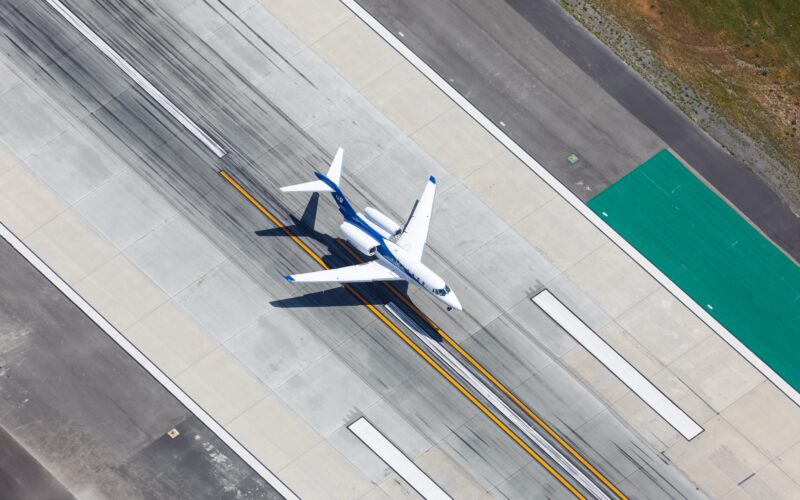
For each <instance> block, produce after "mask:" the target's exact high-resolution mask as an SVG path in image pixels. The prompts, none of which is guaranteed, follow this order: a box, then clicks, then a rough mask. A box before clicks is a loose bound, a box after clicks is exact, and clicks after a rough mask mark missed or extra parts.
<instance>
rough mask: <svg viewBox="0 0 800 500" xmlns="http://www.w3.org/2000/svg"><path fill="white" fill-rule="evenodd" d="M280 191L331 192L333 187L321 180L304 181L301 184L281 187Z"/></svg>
mask: <svg viewBox="0 0 800 500" xmlns="http://www.w3.org/2000/svg"><path fill="white" fill-rule="evenodd" d="M281 191H283V192H284V193H291V192H312V193H331V192H333V188H332V187H330V186H329V185H327V184H325V183H324V182H322V181H311V182H304V183H303V184H295V185H293V186H286V187H282V188H281Z"/></svg>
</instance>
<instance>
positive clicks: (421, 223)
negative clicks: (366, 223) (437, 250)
mask: <svg viewBox="0 0 800 500" xmlns="http://www.w3.org/2000/svg"><path fill="white" fill-rule="evenodd" d="M435 194H436V178H435V177H433V176H431V177H430V178H429V179H428V185H427V186H425V191H423V192H422V196H420V198H419V201H418V202H417V205H416V206H415V207H414V211H413V212H412V213H411V218H410V219H408V223H407V224H406V228H405V230H404V231H403V234H402V235H401V236H400V238H399V239H398V240H397V244H398V245H399V246H400V248H402V249H403V250H405V251H406V252H408V253H409V254H411V255H413V256H414V257H415V258H417V259H419V260H422V252H423V251H424V250H425V242H426V241H427V240H428V227H429V226H430V224H431V212H432V211H433V197H434V195H435Z"/></svg>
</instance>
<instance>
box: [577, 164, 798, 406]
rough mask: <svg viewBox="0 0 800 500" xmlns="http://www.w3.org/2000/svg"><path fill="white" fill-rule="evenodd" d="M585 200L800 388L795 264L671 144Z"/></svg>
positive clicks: (690, 294) (718, 319)
mask: <svg viewBox="0 0 800 500" xmlns="http://www.w3.org/2000/svg"><path fill="white" fill-rule="evenodd" d="M588 205H589V207H590V208H591V209H592V210H594V211H595V212H596V213H597V214H598V215H600V217H602V218H603V219H604V220H605V221H606V222H608V223H609V224H610V225H611V227H613V228H614V229H615V230H616V231H617V232H618V233H619V234H621V235H622V236H623V237H624V238H625V239H626V240H628V242H630V243H631V244H632V245H633V246H634V247H636V249H637V250H639V252H641V253H642V254H643V255H644V256H645V257H647V259H648V260H650V262H652V263H653V264H655V265H656V266H657V267H658V268H659V269H660V270H661V271H662V272H663V273H664V274H666V275H667V276H669V278H670V279H671V280H672V281H673V282H675V283H676V284H677V285H678V286H679V287H681V288H682V289H683V291H685V292H686V293H687V294H688V295H689V296H690V297H692V298H693V299H694V300H695V301H696V302H697V303H698V304H700V306H702V307H703V308H705V310H706V311H708V312H709V313H710V314H711V315H712V316H713V317H714V318H715V319H716V320H717V321H719V322H720V323H722V324H723V325H724V326H725V328H727V329H728V331H730V332H731V333H732V334H733V335H735V336H736V338H738V339H739V340H740V341H741V342H742V343H744V344H745V345H746V346H747V347H748V348H749V349H750V350H751V351H753V352H754V353H755V354H756V355H757V356H758V357H760V358H761V359H762V360H763V361H764V362H766V363H767V364H768V365H769V366H770V367H771V368H772V369H773V370H775V371H776V372H777V373H778V374H779V375H780V376H781V377H783V379H784V380H786V381H787V382H788V383H789V384H791V385H792V387H794V388H795V389H797V390H800V267H798V266H797V265H796V264H795V263H794V262H793V261H792V260H791V259H789V258H788V257H786V256H785V255H784V254H783V253H782V252H781V251H780V250H779V249H778V248H777V247H775V245H773V244H772V243H771V242H770V241H769V240H767V239H766V238H765V237H764V236H762V235H761V234H760V233H759V232H758V231H757V230H756V229H755V228H754V227H753V226H751V225H750V223H749V222H748V221H746V220H745V219H743V218H742V217H741V216H740V215H739V214H738V213H736V211H734V210H733V209H732V208H731V207H730V206H729V205H728V204H727V203H726V202H725V201H724V200H723V199H722V198H720V197H719V196H718V195H717V194H716V193H714V192H713V191H712V190H711V189H709V188H708V187H706V185H705V184H703V182H702V181H700V180H699V179H698V178H697V177H695V176H694V174H692V173H691V172H690V171H689V170H687V169H686V168H685V167H684V166H683V165H682V164H681V162H680V161H679V160H678V159H677V158H675V157H674V156H673V155H672V154H671V153H670V152H669V151H666V150H665V151H661V152H660V153H658V154H656V155H655V156H654V157H652V158H651V159H649V160H648V161H646V162H645V163H643V164H642V165H640V166H639V167H637V168H636V169H635V170H633V171H632V172H631V173H629V174H628V175H626V176H625V177H623V178H622V179H620V180H619V181H617V182H616V183H615V184H613V185H611V186H609V187H608V188H607V189H606V190H604V191H603V192H601V193H600V194H598V195H597V196H595V197H594V198H593V199H592V200H591V201H589V203H588Z"/></svg>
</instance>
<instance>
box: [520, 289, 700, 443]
mask: <svg viewBox="0 0 800 500" xmlns="http://www.w3.org/2000/svg"><path fill="white" fill-rule="evenodd" d="M531 300H533V301H534V302H535V303H536V305H538V306H539V307H541V308H542V310H543V311H544V312H545V313H547V315H548V316H550V317H551V318H552V319H553V320H554V321H555V322H556V323H558V324H559V325H561V328H563V329H564V330H566V331H567V333H569V334H570V335H571V336H572V338H574V339H575V340H576V341H577V342H578V343H579V344H580V345H582V346H583V347H584V348H586V350H587V351H589V352H590V353H591V354H592V356H594V357H595V358H597V360H598V361H600V362H601V363H602V364H603V365H604V366H605V367H606V368H608V369H609V370H610V371H611V372H612V373H613V374H614V375H616V377H617V378H618V379H620V380H621V381H622V383H623V384H625V385H626V386H628V388H629V389H630V390H632V391H633V392H635V393H636V395H637V396H639V397H640V398H641V399H642V401H644V402H645V403H646V404H647V406H649V407H650V408H652V409H653V410H654V411H655V412H656V413H658V414H659V415H661V418H663V419H664V420H666V421H667V423H668V424H669V425H671V426H672V427H673V428H674V429H675V430H676V431H678V432H680V433H681V435H683V437H685V438H686V439H692V438H694V437H695V436H697V435H698V434H700V433H701V432H703V428H702V427H700V426H699V425H698V424H697V422H695V421H694V420H692V417H690V416H689V415H687V414H686V412H684V411H683V410H682V409H681V408H680V407H679V406H678V405H676V404H675V403H673V402H672V400H670V399H669V398H668V397H667V396H665V395H664V393H662V392H661V391H660V390H658V388H657V387H656V386H654V385H653V384H652V383H651V382H650V381H649V380H647V378H645V377H644V375H642V374H641V373H639V371H638V370H636V368H634V367H633V366H631V364H630V363H628V361H627V360H626V359H625V358H623V357H622V356H620V355H619V353H617V351H615V350H614V349H613V348H612V347H611V346H610V345H608V344H607V343H606V341H605V340H603V339H602V338H600V336H599V335H597V334H596V333H595V332H594V331H592V329H591V328H589V327H588V326H586V324H585V323H584V322H583V321H581V319H580V318H578V317H577V316H576V315H575V314H574V313H573V312H572V311H570V310H569V309H567V307H566V306H565V305H564V304H562V303H561V302H560V301H559V300H558V299H557V298H556V297H555V296H554V295H553V294H552V293H550V292H549V291H548V290H544V291H542V292H541V293H539V294H538V295H536V296H535V297H534V298H533V299H531Z"/></svg>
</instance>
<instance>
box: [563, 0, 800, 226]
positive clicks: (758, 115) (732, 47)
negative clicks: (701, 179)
mask: <svg viewBox="0 0 800 500" xmlns="http://www.w3.org/2000/svg"><path fill="white" fill-rule="evenodd" d="M561 1H562V4H563V5H564V6H565V7H566V8H567V9H568V10H569V11H570V12H571V13H572V14H573V15H574V16H575V17H576V18H577V19H578V20H579V21H580V22H582V23H583V24H584V25H585V26H586V27H587V28H588V29H589V30H590V31H592V32H593V33H594V34H595V35H596V36H598V37H599V38H600V39H601V40H603V41H604V42H605V43H606V44H607V45H609V46H610V47H611V48H612V49H613V50H614V51H615V52H616V53H617V54H618V55H619V56H620V57H622V58H623V59H624V60H625V61H626V62H627V63H628V64H629V65H630V66H632V67H633V68H634V69H636V70H637V71H638V72H639V73H640V74H642V76H643V77H644V78H646V79H647V80H648V81H650V82H651V83H652V84H653V85H655V86H656V87H657V88H658V89H659V90H661V92H662V93H664V94H665V95H666V96H667V97H668V98H669V99H670V100H672V101H673V102H675V104H676V105H678V107H680V108H681V109H682V110H683V111H684V112H685V113H686V114H687V115H689V116H690V117H691V118H692V119H693V120H694V121H695V122H697V123H698V124H699V125H700V126H701V127H703V128H704V129H705V130H706V131H708V132H709V133H710V134H711V135H712V136H713V137H715V138H716V139H717V140H718V141H719V142H720V143H721V144H722V145H723V146H724V147H725V148H726V149H728V150H729V151H730V152H731V153H732V154H733V155H734V156H737V157H739V158H740V159H742V160H743V161H744V163H745V164H747V165H748V166H749V167H750V168H752V169H753V170H754V171H756V172H758V173H759V174H760V175H761V176H762V177H763V178H764V179H765V180H766V181H767V182H768V183H769V184H770V185H771V186H772V187H773V189H775V191H776V192H778V193H779V194H780V196H781V197H782V198H784V199H785V200H786V201H787V202H788V203H789V205H790V206H791V207H792V209H793V210H794V211H795V213H800V132H799V131H798V126H800V125H799V124H798V121H800V2H797V1H796V0H713V1H708V2H698V1H696V0H634V1H630V0H561Z"/></svg>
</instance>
